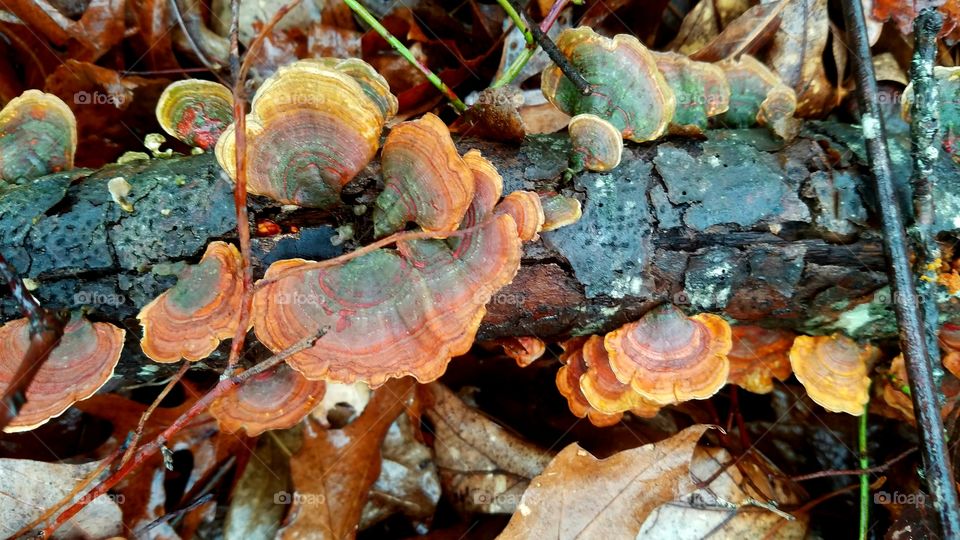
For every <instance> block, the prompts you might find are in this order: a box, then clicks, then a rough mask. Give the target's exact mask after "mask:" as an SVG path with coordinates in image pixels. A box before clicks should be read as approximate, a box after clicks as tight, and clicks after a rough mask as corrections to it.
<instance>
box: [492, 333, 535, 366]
mask: <svg viewBox="0 0 960 540" xmlns="http://www.w3.org/2000/svg"><path fill="white" fill-rule="evenodd" d="M497 343H498V344H499V345H500V346H501V347H503V352H505V353H506V354H507V356H509V357H510V358H513V359H514V360H515V361H516V362H517V365H518V366H520V367H527V366H529V365H530V364H532V363H534V362H535V361H537V360H538V359H539V358H540V357H542V356H543V353H545V352H547V344H546V343H544V342H543V340H542V339H540V338H536V337H533V336H520V337H513V338H507V339H499V340H497Z"/></svg>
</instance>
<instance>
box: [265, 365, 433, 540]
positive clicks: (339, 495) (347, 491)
mask: <svg viewBox="0 0 960 540" xmlns="http://www.w3.org/2000/svg"><path fill="white" fill-rule="evenodd" d="M413 386H414V382H413V380H412V379H410V378H405V379H394V380H391V381H389V382H388V383H386V384H385V385H383V386H381V387H380V388H379V389H378V390H377V391H376V392H374V394H373V397H372V399H371V400H370V403H368V404H367V406H366V408H365V409H364V411H363V414H362V415H360V417H359V418H357V419H356V420H355V421H353V422H352V423H350V424H349V425H348V426H346V427H344V428H343V429H328V430H318V429H316V428H315V427H311V426H309V425H308V427H307V428H305V429H304V437H303V446H302V447H301V448H300V451H298V452H297V453H296V454H295V455H294V456H293V457H292V458H291V459H290V475H291V477H292V479H293V487H294V489H295V491H294V493H290V494H283V495H282V496H281V497H280V498H281V502H284V500H285V499H289V500H290V502H292V503H293V504H292V506H291V508H290V515H289V516H288V517H287V523H286V525H285V526H284V528H283V529H281V530H280V532H279V533H278V534H277V537H278V538H284V539H286V540H292V539H300V538H311V539H325V538H330V539H338V540H340V539H343V538H353V537H355V536H356V533H357V526H358V524H359V523H360V515H361V512H362V510H363V507H364V505H365V504H366V503H367V496H368V493H369V491H370V486H372V485H373V483H374V481H375V480H376V479H377V477H378V476H379V475H380V446H381V443H382V442H383V439H384V436H386V434H387V430H388V429H389V428H390V424H392V423H393V420H394V419H395V418H396V417H397V416H398V415H400V414H401V413H402V412H403V410H404V408H405V407H406V403H407V399H408V398H409V397H410V395H411V392H412V390H413Z"/></svg>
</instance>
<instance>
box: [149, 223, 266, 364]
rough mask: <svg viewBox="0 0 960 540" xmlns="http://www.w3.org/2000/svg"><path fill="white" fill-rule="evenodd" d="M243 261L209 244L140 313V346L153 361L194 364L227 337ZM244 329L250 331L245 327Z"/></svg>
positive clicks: (232, 250) (232, 329)
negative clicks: (193, 261)
mask: <svg viewBox="0 0 960 540" xmlns="http://www.w3.org/2000/svg"><path fill="white" fill-rule="evenodd" d="M241 265H242V260H241V258H240V252H238V251H237V248H236V247H234V246H233V245H232V244H227V243H226V242H211V243H210V245H209V246H207V250H206V252H204V254H203V258H202V259H201V260H200V262H199V263H197V264H195V265H192V266H189V267H187V268H186V269H185V270H184V271H183V272H182V273H181V274H180V276H179V279H178V280H177V284H176V285H174V286H173V287H172V288H170V289H169V290H167V291H165V292H164V293H163V294H161V295H160V296H158V297H156V298H155V299H154V300H153V301H152V302H150V303H149V304H147V305H146V306H144V307H143V309H141V310H140V313H139V314H138V315H137V319H139V320H140V325H141V326H142V327H143V338H142V339H141V340H140V347H141V348H142V349H143V353H144V354H145V355H147V356H148V357H150V358H151V359H153V360H155V361H157V362H163V363H169V362H176V361H178V360H180V359H181V358H186V359H187V360H190V361H196V360H200V359H203V358H206V357H208V356H210V353H212V352H213V351H214V350H216V348H217V346H218V345H220V341H221V340H223V339H227V338H232V337H233V336H234V335H235V334H236V330H237V312H238V311H239V310H240V302H241V285H242V280H243V275H242V272H241ZM248 329H249V328H248Z"/></svg>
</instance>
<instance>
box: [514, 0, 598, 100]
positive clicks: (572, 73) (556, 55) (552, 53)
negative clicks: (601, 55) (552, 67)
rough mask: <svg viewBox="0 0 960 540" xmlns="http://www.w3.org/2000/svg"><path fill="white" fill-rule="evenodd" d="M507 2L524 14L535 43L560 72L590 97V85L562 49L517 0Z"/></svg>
mask: <svg viewBox="0 0 960 540" xmlns="http://www.w3.org/2000/svg"><path fill="white" fill-rule="evenodd" d="M507 1H508V2H510V5H511V6H513V9H515V10H516V11H517V13H523V17H524V18H526V19H527V28H529V29H530V33H531V34H533V39H534V41H536V42H537V45H540V48H541V49H543V52H545V53H547V56H549V57H550V60H552V61H553V63H554V64H556V65H557V67H558V68H560V71H562V72H563V74H564V75H565V76H566V77H567V79H569V80H570V82H571V83H573V86H575V87H576V88H577V90H578V91H580V93H581V94H583V95H585V96H589V95H590V93H591V92H592V91H593V90H592V89H591V86H590V83H589V82H587V80H586V79H584V78H583V75H581V74H580V71H578V70H577V68H576V67H574V65H573V64H571V63H570V61H569V60H567V57H566V56H564V55H563V53H562V52H560V49H558V48H557V44H556V43H554V42H553V40H552V39H550V36H548V35H547V34H545V33H544V31H543V30H541V29H540V25H538V24H536V23H534V22H532V21H530V19H529V17H527V15H526V13H525V12H524V11H523V8H522V7H520V5H519V4H517V0H507Z"/></svg>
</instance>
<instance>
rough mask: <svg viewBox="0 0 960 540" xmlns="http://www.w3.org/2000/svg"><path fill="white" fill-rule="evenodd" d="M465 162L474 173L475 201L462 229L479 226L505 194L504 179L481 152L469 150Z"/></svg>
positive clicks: (471, 204)
mask: <svg viewBox="0 0 960 540" xmlns="http://www.w3.org/2000/svg"><path fill="white" fill-rule="evenodd" d="M463 162H464V163H466V164H467V167H468V168H469V169H470V171H471V172H472V173H473V187H474V189H473V201H472V202H471V203H470V207H469V208H467V213H466V215H464V217H463V221H462V222H461V223H460V226H461V228H467V227H473V226H474V225H479V224H480V220H481V219H483V218H484V217H486V215H487V214H489V213H490V212H492V211H493V209H494V207H496V205H497V201H499V200H500V195H502V194H503V177H502V176H500V173H499V172H497V168H496V167H494V166H493V164H492V163H490V161H489V160H488V159H487V158H485V157H483V156H482V155H480V151H479V150H469V151H468V152H467V153H466V154H464V155H463Z"/></svg>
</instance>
